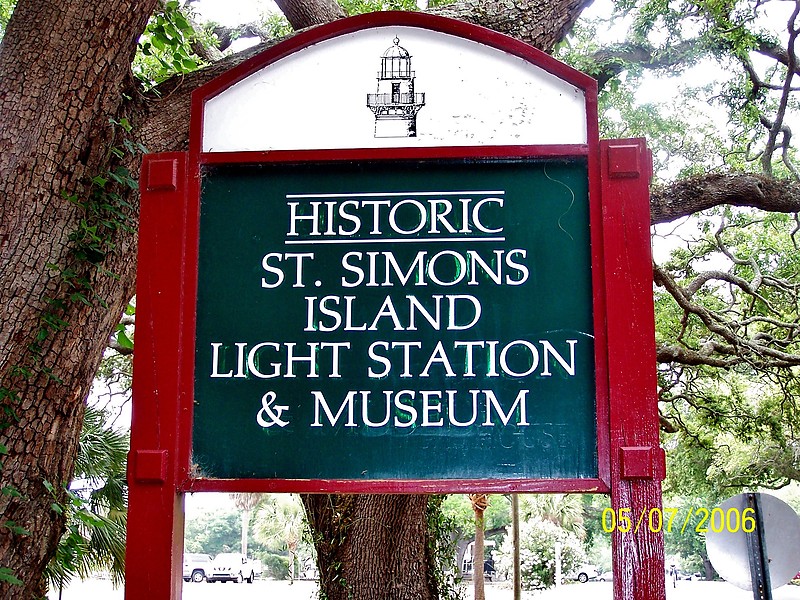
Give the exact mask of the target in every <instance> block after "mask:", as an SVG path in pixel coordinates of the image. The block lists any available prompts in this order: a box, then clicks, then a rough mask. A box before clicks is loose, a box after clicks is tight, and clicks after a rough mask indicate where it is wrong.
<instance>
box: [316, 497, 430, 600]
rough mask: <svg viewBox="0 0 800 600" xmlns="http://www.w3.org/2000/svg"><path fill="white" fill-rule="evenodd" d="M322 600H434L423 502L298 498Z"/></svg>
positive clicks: (413, 499) (411, 499) (414, 499)
mask: <svg viewBox="0 0 800 600" xmlns="http://www.w3.org/2000/svg"><path fill="white" fill-rule="evenodd" d="M302 499H303V506H304V507H305V509H306V515H307V516H308V520H309V524H310V525H311V530H312V532H313V539H314V545H315V547H316V550H317V564H318V567H319V583H320V588H321V592H322V594H323V597H325V598H327V600H349V599H352V598H358V600H433V599H434V598H438V597H439V590H438V588H437V584H436V578H435V576H434V566H433V555H432V552H431V544H430V543H429V542H430V541H431V540H430V533H429V530H428V524H427V519H426V517H427V510H426V509H427V497H426V496H417V495H404V496H399V495H374V496H373V495H353V496H344V495H303V497H302Z"/></svg>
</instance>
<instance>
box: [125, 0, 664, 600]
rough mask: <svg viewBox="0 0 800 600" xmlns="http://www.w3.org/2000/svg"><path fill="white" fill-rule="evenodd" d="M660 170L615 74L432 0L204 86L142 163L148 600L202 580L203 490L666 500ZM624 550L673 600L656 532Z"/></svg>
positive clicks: (140, 425)
mask: <svg viewBox="0 0 800 600" xmlns="http://www.w3.org/2000/svg"><path fill="white" fill-rule="evenodd" d="M650 176H651V157H650V154H649V152H648V150H647V148H646V145H645V143H644V140H641V139H633V140H610V141H600V140H599V134H598V124H597V86H596V82H595V81H594V80H593V79H591V78H590V77H588V76H586V75H584V74H582V73H579V72H577V71H575V70H573V69H571V68H570V67H568V66H566V65H563V64H561V63H559V62H558V61H556V60H554V59H553V58H551V57H549V56H546V55H545V54H543V53H541V52H538V51H537V50H535V49H534V48H532V47H531V46H529V45H528V44H524V43H522V42H519V41H517V40H514V39H511V38H509V37H506V36H503V35H499V34H497V33H494V32H492V31H489V30H486V29H482V28H480V27H476V26H473V25H469V24H466V23H462V22H458V21H453V20H450V19H446V18H442V17H435V16H431V15H427V14H424V13H404V12H386V13H372V14H368V15H361V16H358V17H353V18H348V19H342V20H339V21H336V22H334V23H330V24H327V25H322V26H320V27H315V28H312V29H309V30H306V31H303V32H300V33H298V34H296V35H294V36H292V37H290V38H288V39H286V40H284V41H283V42H281V43H280V44H276V45H274V46H272V47H270V48H268V49H267V50H265V51H264V52H263V53H261V54H258V55H256V56H254V57H252V58H251V59H249V60H248V61H245V62H244V63H242V64H240V65H238V66H237V67H235V68H233V69H232V70H230V71H228V72H226V73H224V74H222V75H220V76H219V77H217V78H216V79H214V80H212V81H210V82H209V83H208V84H206V85H205V86H203V87H201V88H199V89H198V90H196V91H195V93H194V94H193V97H192V116H191V130H190V136H189V149H188V151H187V152H175V153H167V154H159V155H149V156H145V157H144V159H143V163H142V177H141V182H142V184H141V191H142V197H141V219H140V221H141V226H140V232H139V241H140V247H139V269H138V273H137V330H136V353H135V356H134V363H135V364H134V382H133V388H134V401H133V409H132V426H131V453H130V458H129V463H128V464H129V474H128V482H129V513H128V538H127V545H128V549H129V551H128V553H127V556H126V574H127V577H126V581H127V583H126V590H125V593H126V598H130V599H132V600H133V599H136V600H138V599H140V598H154V599H161V598H163V599H165V600H176V599H177V598H178V597H179V596H180V589H181V570H180V569H181V541H180V540H182V539H183V506H182V502H183V498H184V495H185V494H186V493H190V492H208V491H216V492H305V493H362V492H367V493H450V492H468V493H472V492H476V491H480V492H483V493H489V492H504V493H505V492H523V491H524V492H559V493H565V492H592V493H608V494H610V496H611V508H612V509H613V510H614V511H619V513H620V514H621V513H628V511H630V514H636V515H639V514H648V511H650V510H652V509H654V508H656V509H658V508H660V506H661V487H660V481H661V479H663V476H664V454H663V451H662V450H661V448H660V447H659V445H658V444H659V438H658V414H657V399H656V395H655V368H654V366H655V344H654V336H653V332H654V327H655V326H654V323H653V305H652V264H651V259H650V253H649V241H650V237H649V205H648V201H647V200H648V181H649V178H650ZM612 550H613V555H614V556H613V563H614V571H615V577H614V590H615V591H614V596H615V598H620V599H621V598H626V599H631V600H663V598H664V570H663V540H662V539H661V537H660V534H659V533H658V532H653V531H650V530H649V529H648V528H636V529H635V530H633V531H630V530H626V531H622V530H621V529H619V530H616V531H615V532H614V533H613V535H612ZM153 564H157V565H164V568H163V569H153V567H152V565H153ZM167 566H168V567H167Z"/></svg>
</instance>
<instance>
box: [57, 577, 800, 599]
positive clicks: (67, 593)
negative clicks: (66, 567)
mask: <svg viewBox="0 0 800 600" xmlns="http://www.w3.org/2000/svg"><path fill="white" fill-rule="evenodd" d="M611 586H612V584H611V583H608V582H605V583H604V582H589V583H585V584H580V583H574V584H570V585H564V586H562V587H561V588H559V589H550V590H546V591H544V592H525V593H524V594H523V598H524V600H586V599H591V600H612V596H613V592H612V587H611ZM316 591H317V584H316V582H313V581H296V582H295V583H294V584H292V585H289V583H288V582H286V581H256V582H255V583H253V584H246V583H241V584H235V583H214V584H208V583H184V584H183V598H182V600H266V599H269V600H317V594H316ZM465 592H466V593H465V600H470V599H471V598H472V593H471V589H470V588H469V587H467V588H465ZM48 598H49V600H59V595H58V592H51V593H50V595H49V596H48ZM123 598H124V594H123V591H122V590H121V589H118V590H115V589H113V587H112V586H111V582H110V581H107V580H97V579H91V580H87V581H83V582H82V581H77V582H75V583H74V584H73V585H71V586H70V587H69V588H67V589H65V590H64V592H63V595H62V596H61V600H123ZM512 598H513V593H512V591H511V589H510V588H509V587H508V584H502V583H495V584H487V586H486V600H512ZM752 598H753V593H752V592H747V591H744V590H740V589H738V588H735V587H733V586H732V585H730V584H728V583H725V582H716V581H679V582H678V585H677V587H676V588H672V587H668V588H667V598H666V600H752ZM773 600H800V586H793V585H785V586H783V587H781V588H778V589H777V590H775V591H774V592H773Z"/></svg>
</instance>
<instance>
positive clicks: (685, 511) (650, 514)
mask: <svg viewBox="0 0 800 600" xmlns="http://www.w3.org/2000/svg"><path fill="white" fill-rule="evenodd" d="M600 518H601V523H602V527H603V531H605V532H606V533H613V532H615V531H618V532H620V533H628V532H633V533H638V532H639V530H640V529H642V528H646V529H647V530H649V531H651V532H653V533H659V532H662V531H663V532H664V533H671V532H672V531H673V530H678V529H680V532H681V533H685V532H686V531H687V530H688V531H690V532H691V531H695V532H697V533H707V532H708V531H713V532H715V533H721V532H722V531H728V532H731V533H736V532H738V531H742V532H744V533H752V532H753V531H755V529H756V515H755V510H754V509H752V508H745V509H740V508H728V509H727V510H726V509H722V508H720V507H715V508H705V507H702V506H701V507H699V508H694V507H688V508H660V507H653V508H644V509H641V510H640V511H638V514H634V512H633V509H631V508H625V507H623V508H618V509H613V508H604V509H603V512H602V515H601V517H600Z"/></svg>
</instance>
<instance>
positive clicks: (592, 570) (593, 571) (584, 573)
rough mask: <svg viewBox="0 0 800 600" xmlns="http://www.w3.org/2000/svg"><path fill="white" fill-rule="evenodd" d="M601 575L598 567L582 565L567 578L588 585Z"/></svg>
mask: <svg viewBox="0 0 800 600" xmlns="http://www.w3.org/2000/svg"><path fill="white" fill-rule="evenodd" d="M598 575H600V573H599V572H598V570H597V567H595V566H594V565H581V566H580V567H578V568H577V569H575V570H574V571H572V572H571V573H570V574H569V575H568V576H567V577H569V578H570V579H575V580H577V581H579V582H580V583H586V582H587V581H589V580H590V579H597V577H598Z"/></svg>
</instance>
